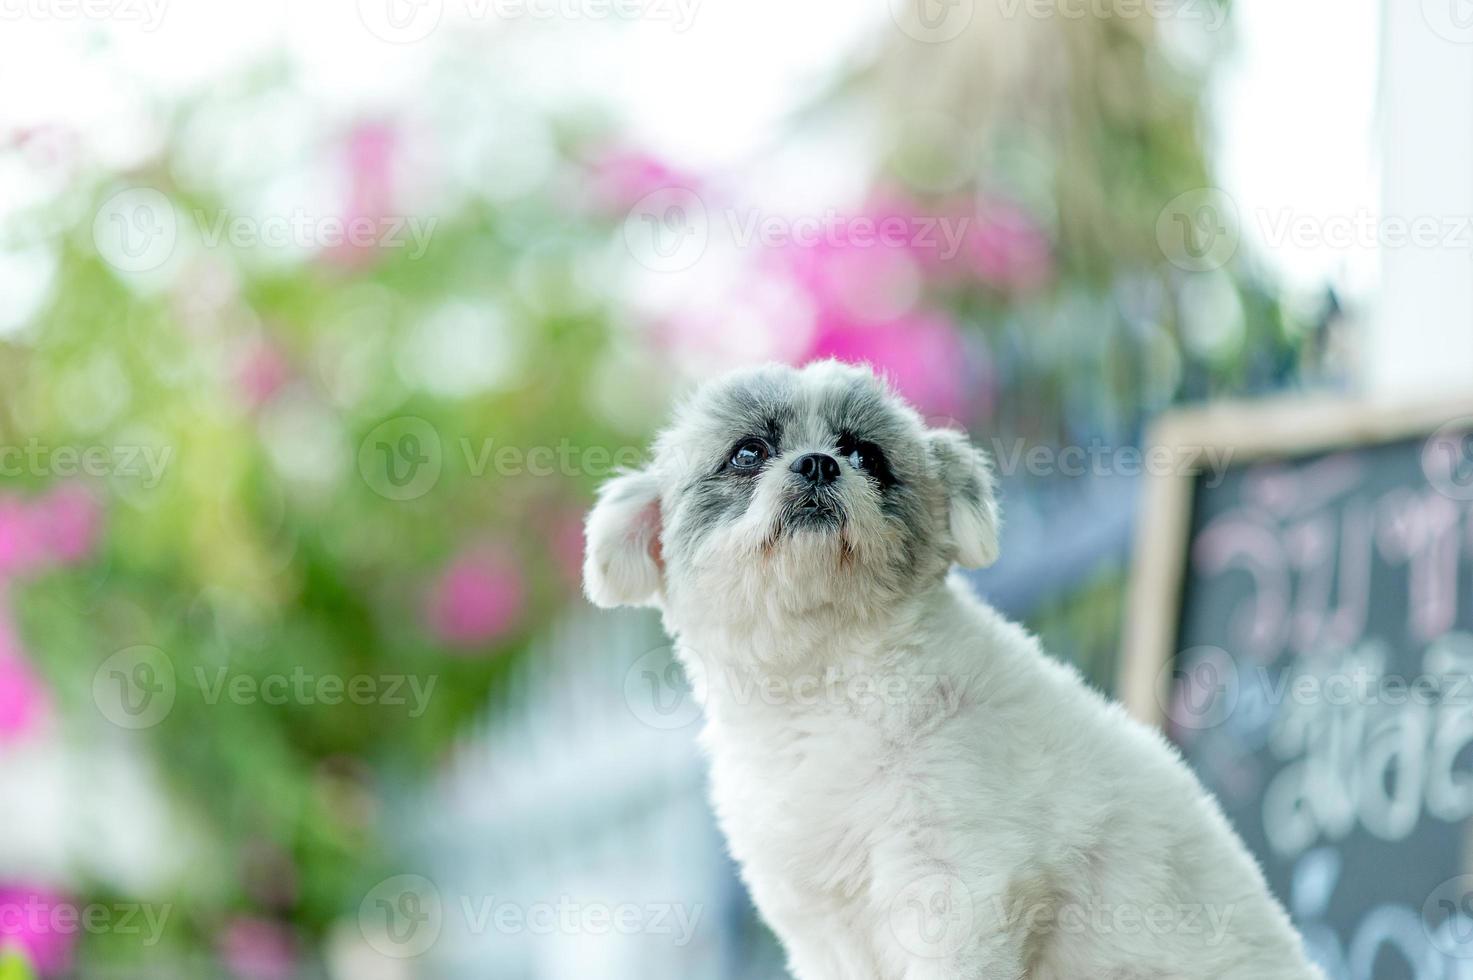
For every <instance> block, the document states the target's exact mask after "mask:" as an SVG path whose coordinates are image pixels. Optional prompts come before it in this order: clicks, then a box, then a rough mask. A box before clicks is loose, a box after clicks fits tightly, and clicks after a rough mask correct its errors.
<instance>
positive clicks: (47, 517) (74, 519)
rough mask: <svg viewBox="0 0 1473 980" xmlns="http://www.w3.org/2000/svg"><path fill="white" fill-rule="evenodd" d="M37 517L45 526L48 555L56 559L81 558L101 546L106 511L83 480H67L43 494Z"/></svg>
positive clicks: (64, 560)
mask: <svg viewBox="0 0 1473 980" xmlns="http://www.w3.org/2000/svg"><path fill="white" fill-rule="evenodd" d="M34 517H35V520H36V521H38V522H39V523H40V525H41V527H42V528H43V531H42V533H43V535H44V537H45V540H46V545H47V557H48V558H49V559H50V560H52V561H54V562H58V563H61V564H70V563H72V562H76V561H81V560H82V559H83V558H86V557H87V556H88V555H90V554H91V553H92V551H93V549H95V548H96V547H97V540H98V535H99V532H100V530H101V526H102V511H101V508H100V507H99V506H98V503H97V498H96V497H94V496H93V495H92V493H91V492H90V491H89V490H87V489H86V488H85V487H83V486H81V485H80V484H65V485H63V486H60V487H57V488H56V489H55V490H52V491H51V492H50V493H49V494H47V495H46V496H44V497H42V498H41V499H40V500H38V501H37V502H36V506H35V508H34Z"/></svg>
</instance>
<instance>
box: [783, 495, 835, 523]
mask: <svg viewBox="0 0 1473 980" xmlns="http://www.w3.org/2000/svg"><path fill="white" fill-rule="evenodd" d="M778 524H779V528H780V532H782V531H786V532H789V533H793V532H798V531H837V530H839V529H840V528H842V527H843V526H844V508H843V505H842V504H840V503H839V501H838V500H836V499H834V497H833V496H831V495H830V494H827V493H823V492H822V491H807V492H805V493H802V494H800V495H798V496H797V497H796V498H795V499H794V500H793V501H792V502H791V503H790V504H788V506H786V507H784V508H783V512H782V514H781V516H780V517H779V518H778Z"/></svg>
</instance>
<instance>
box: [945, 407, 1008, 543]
mask: <svg viewBox="0 0 1473 980" xmlns="http://www.w3.org/2000/svg"><path fill="white" fill-rule="evenodd" d="M927 442H928V445H929V448H930V452H931V459H932V461H933V463H934V464H935V466H936V475H937V477H938V478H939V480H940V481H941V487H942V489H943V490H944V491H945V493H946V498H947V517H948V521H947V523H948V524H949V525H950V528H951V540H952V542H953V544H955V546H956V560H957V563H958V564H960V565H963V566H965V567H966V568H982V567H984V566H986V565H991V564H992V563H993V562H995V561H997V548H998V528H999V526H1000V521H999V518H998V514H997V498H996V496H995V495H994V492H993V480H992V463H991V461H990V460H988V458H987V454H986V453H985V452H983V451H982V450H980V449H978V448H977V447H976V446H974V445H972V444H971V443H970V442H968V441H967V437H966V436H965V435H963V434H962V433H960V432H958V431H956V430H955V429H933V430H932V431H931V432H930V433H929V434H928V436H927Z"/></svg>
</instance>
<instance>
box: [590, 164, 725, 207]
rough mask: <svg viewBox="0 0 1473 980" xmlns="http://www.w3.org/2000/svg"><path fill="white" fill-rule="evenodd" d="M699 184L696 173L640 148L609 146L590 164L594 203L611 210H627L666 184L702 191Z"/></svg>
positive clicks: (663, 187)
mask: <svg viewBox="0 0 1473 980" xmlns="http://www.w3.org/2000/svg"><path fill="white" fill-rule="evenodd" d="M700 184H701V182H700V181H699V180H698V179H697V178H696V176H695V175H694V174H690V173H687V172H685V171H682V170H678V169H676V168H675V167H672V166H670V165H669V164H667V163H666V162H665V161H663V160H661V159H659V158H658V157H656V156H654V155H653V154H650V153H645V152H642V151H639V150H629V149H610V150H606V151H604V152H603V153H602V154H601V155H599V156H598V157H596V158H595V159H594V160H593V162H592V163H591V164H590V165H589V186H590V189H591V190H592V193H593V203H594V205H595V206H597V207H600V208H603V209H605V210H608V211H615V212H617V211H627V210H628V209H629V208H630V207H631V206H633V205H634V203H635V202H636V201H638V200H639V199H640V198H642V197H644V196H645V195H647V194H653V193H654V192H655V191H658V190H663V189H665V188H667V187H684V188H686V189H687V190H692V191H700V189H701V186H700Z"/></svg>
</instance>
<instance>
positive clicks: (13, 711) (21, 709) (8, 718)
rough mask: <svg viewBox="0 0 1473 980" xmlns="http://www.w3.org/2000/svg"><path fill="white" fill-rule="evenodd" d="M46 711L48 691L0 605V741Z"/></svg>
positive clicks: (25, 731)
mask: <svg viewBox="0 0 1473 980" xmlns="http://www.w3.org/2000/svg"><path fill="white" fill-rule="evenodd" d="M4 598H5V596H4V593H3V592H0V601H4ZM50 714H51V696H50V692H48V691H47V689H46V685H45V683H44V682H43V681H42V680H41V678H40V677H39V676H38V675H37V674H36V671H35V668H34V667H32V666H31V663H30V661H28V660H27V659H26V657H25V655H24V654H23V653H22V652H21V649H20V641H19V639H18V638H17V637H16V635H15V627H14V624H12V623H11V622H10V620H9V613H7V612H5V610H4V609H3V608H0V745H4V744H6V743H7V742H14V741H18V740H20V739H22V738H24V737H25V736H27V735H29V734H30V733H31V732H33V731H35V730H36V729H37V728H39V727H40V726H41V724H42V723H43V722H44V721H45V720H46V719H47V718H48V717H49V716H50Z"/></svg>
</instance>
